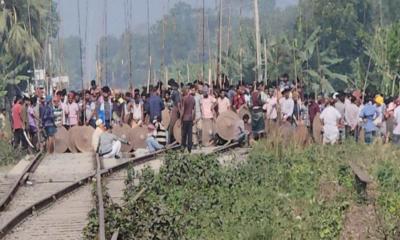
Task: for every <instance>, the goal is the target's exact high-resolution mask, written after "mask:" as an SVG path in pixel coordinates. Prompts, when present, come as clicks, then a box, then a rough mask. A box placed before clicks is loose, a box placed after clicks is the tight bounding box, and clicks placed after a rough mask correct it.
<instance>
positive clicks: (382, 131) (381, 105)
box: [374, 95, 386, 137]
mask: <svg viewBox="0 0 400 240" xmlns="http://www.w3.org/2000/svg"><path fill="white" fill-rule="evenodd" d="M374 102H375V107H376V109H377V110H378V112H379V116H378V117H377V118H376V119H375V120H374V124H375V125H376V127H377V135H378V137H384V136H386V121H385V119H384V116H385V111H386V105H385V102H384V98H383V97H382V96H381V95H376V96H375V98H374Z"/></svg>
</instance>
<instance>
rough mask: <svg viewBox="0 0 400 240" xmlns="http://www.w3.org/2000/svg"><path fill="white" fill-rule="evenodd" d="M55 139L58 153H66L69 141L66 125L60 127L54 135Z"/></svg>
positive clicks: (55, 147) (55, 148) (55, 149)
mask: <svg viewBox="0 0 400 240" xmlns="http://www.w3.org/2000/svg"><path fill="white" fill-rule="evenodd" d="M54 141H55V143H54V151H55V152H56V153H65V152H66V151H67V149H68V143H69V136H68V131H67V130H66V129H65V128H64V127H58V128H57V132H56V134H55V135H54Z"/></svg>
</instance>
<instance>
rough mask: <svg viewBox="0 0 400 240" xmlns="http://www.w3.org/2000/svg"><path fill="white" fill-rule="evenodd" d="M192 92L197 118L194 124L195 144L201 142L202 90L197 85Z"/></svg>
mask: <svg viewBox="0 0 400 240" xmlns="http://www.w3.org/2000/svg"><path fill="white" fill-rule="evenodd" d="M191 94H192V95H193V97H194V101H195V119H194V125H193V143H194V145H195V146H197V145H199V144H200V139H201V131H202V121H201V99H202V95H201V90H200V89H199V87H198V86H197V85H195V84H194V85H193V86H192V91H191Z"/></svg>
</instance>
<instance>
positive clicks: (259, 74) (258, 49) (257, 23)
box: [254, 0, 262, 82]
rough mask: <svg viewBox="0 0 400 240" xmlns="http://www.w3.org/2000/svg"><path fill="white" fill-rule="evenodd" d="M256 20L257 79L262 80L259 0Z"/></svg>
mask: <svg viewBox="0 0 400 240" xmlns="http://www.w3.org/2000/svg"><path fill="white" fill-rule="evenodd" d="M254 22H255V28H256V51H257V61H256V64H257V66H256V75H257V78H256V79H257V81H258V82H261V81H262V74H261V69H260V63H261V54H260V48H261V47H260V20H259V15H258V0H254Z"/></svg>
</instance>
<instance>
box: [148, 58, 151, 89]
mask: <svg viewBox="0 0 400 240" xmlns="http://www.w3.org/2000/svg"><path fill="white" fill-rule="evenodd" d="M150 66H151V56H150V57H149V68H148V71H147V93H149V91H150V79H151V67H150Z"/></svg>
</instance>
